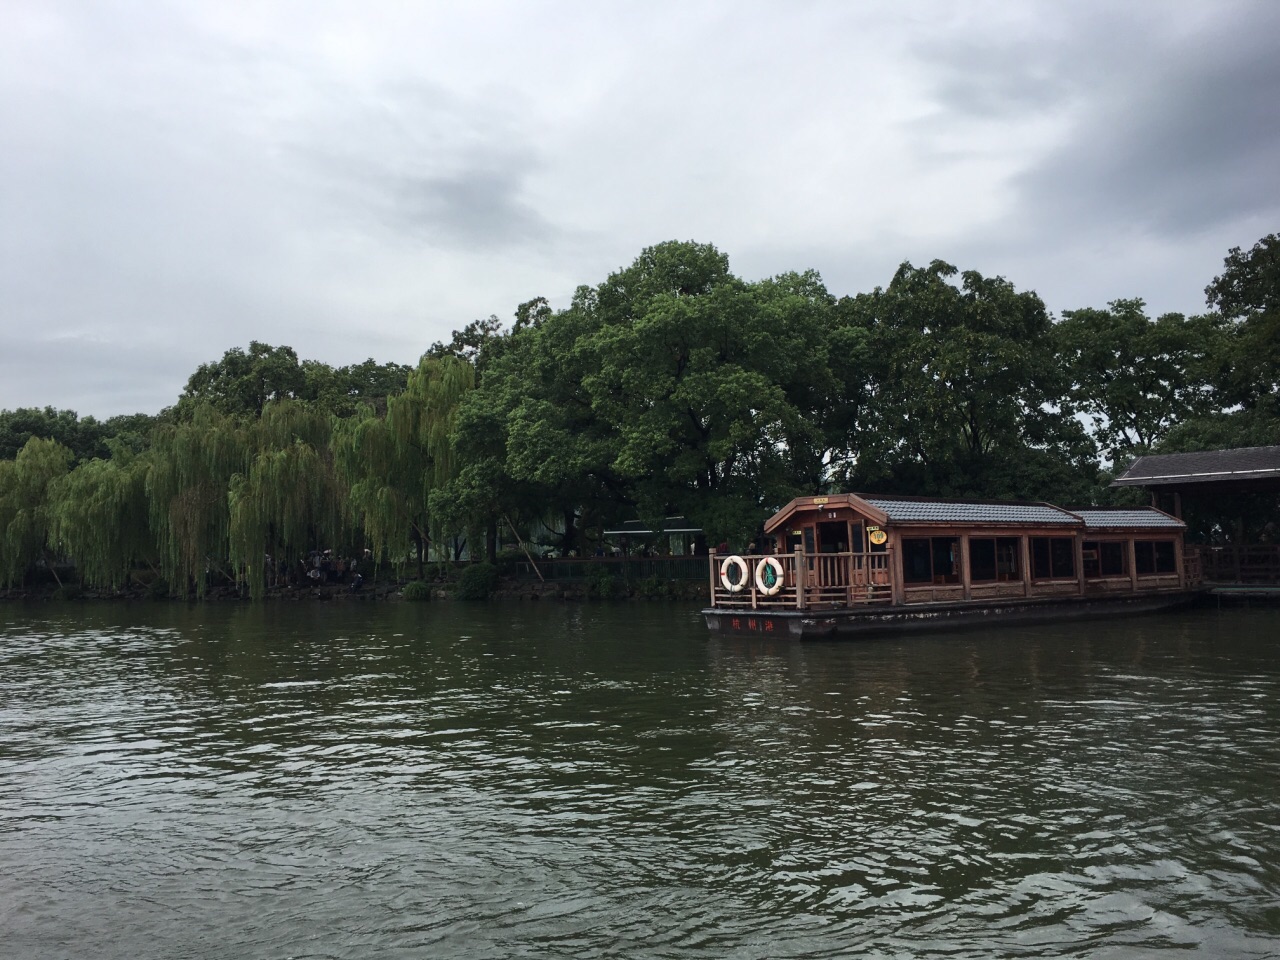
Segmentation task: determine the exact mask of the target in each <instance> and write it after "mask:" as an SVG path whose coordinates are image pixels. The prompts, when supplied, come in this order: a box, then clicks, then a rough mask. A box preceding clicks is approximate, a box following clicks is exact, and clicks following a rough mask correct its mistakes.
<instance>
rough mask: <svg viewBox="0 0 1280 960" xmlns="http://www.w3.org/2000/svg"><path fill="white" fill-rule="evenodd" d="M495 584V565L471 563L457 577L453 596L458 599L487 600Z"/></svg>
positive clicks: (496, 580) (496, 584)
mask: <svg viewBox="0 0 1280 960" xmlns="http://www.w3.org/2000/svg"><path fill="white" fill-rule="evenodd" d="M497 586H498V568H497V567H495V566H494V565H493V564H491V563H473V564H471V565H470V566H468V567H466V568H464V569H463V571H462V574H461V575H460V576H459V577H458V585H457V586H456V587H455V588H454V596H455V597H457V598H458V599H459V600H488V599H489V594H491V593H493V591H494V590H495V589H496V588H497Z"/></svg>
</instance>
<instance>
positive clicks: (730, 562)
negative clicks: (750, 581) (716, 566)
mask: <svg viewBox="0 0 1280 960" xmlns="http://www.w3.org/2000/svg"><path fill="white" fill-rule="evenodd" d="M731 568H736V569H737V571H738V579H737V581H732V580H730V579H729V570H730V569H731ZM749 576H751V571H750V570H748V569H747V561H745V560H743V559H742V558H741V557H740V556H738V555H737V554H736V553H735V554H732V555H731V556H728V557H725V558H724V559H723V560H721V561H720V585H721V586H722V587H724V588H725V589H726V590H728V591H729V592H730V593H738V592H739V591H740V590H742V589H743V588H744V587H745V586H746V585H747V578H748V577H749Z"/></svg>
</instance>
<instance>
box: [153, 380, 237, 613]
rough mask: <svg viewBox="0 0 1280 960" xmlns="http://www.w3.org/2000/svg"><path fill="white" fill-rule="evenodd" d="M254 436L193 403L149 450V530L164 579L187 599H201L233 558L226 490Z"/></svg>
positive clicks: (229, 419) (206, 406)
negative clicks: (215, 573)
mask: <svg viewBox="0 0 1280 960" xmlns="http://www.w3.org/2000/svg"><path fill="white" fill-rule="evenodd" d="M252 440H253V437H252V435H251V433H250V432H249V430H248V429H247V428H246V427H245V426H244V424H243V423H242V421H241V419H240V418H238V417H233V416H229V415H227V414H224V413H221V412H219V411H218V410H217V409H215V408H214V407H212V406H211V405H209V404H204V403H201V404H198V405H196V406H195V407H194V408H192V409H191V410H190V412H189V413H188V415H187V417H186V418H185V419H183V420H180V421H177V422H174V423H166V424H161V425H160V426H159V427H157V428H156V431H155V435H154V438H153V443H152V463H151V469H150V471H149V472H148V473H147V480H146V490H147V504H148V508H149V509H148V512H149V515H150V518H151V529H152V532H153V534H154V536H155V538H156V545H157V547H158V548H159V551H160V569H161V571H162V573H163V574H164V577H165V579H167V580H168V581H169V583H170V584H172V585H173V586H174V588H175V589H176V590H177V591H179V592H180V593H181V594H183V595H185V593H186V592H187V589H188V588H190V587H194V588H195V590H196V593H197V595H198V596H203V595H204V592H205V588H206V586H207V580H206V576H205V574H206V573H207V572H210V571H212V570H214V569H219V570H222V572H223V573H224V574H225V575H226V576H227V578H228V579H232V577H231V574H230V572H229V571H226V570H223V569H222V564H223V563H225V562H226V561H227V558H228V557H229V553H230V528H231V514H230V504H229V500H228V495H227V494H228V490H229V489H230V486H231V481H232V478H233V477H234V476H236V475H237V474H245V473H247V472H248V469H249V465H250V463H251V459H252V456H253V454H254V448H253V443H252Z"/></svg>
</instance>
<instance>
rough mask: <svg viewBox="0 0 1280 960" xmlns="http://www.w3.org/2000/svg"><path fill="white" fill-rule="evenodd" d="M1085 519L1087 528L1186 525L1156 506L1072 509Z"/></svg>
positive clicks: (1178, 526)
mask: <svg viewBox="0 0 1280 960" xmlns="http://www.w3.org/2000/svg"><path fill="white" fill-rule="evenodd" d="M1071 512H1072V513H1074V514H1075V515H1076V516H1077V517H1079V518H1080V519H1081V520H1083V521H1084V525H1085V527H1086V528H1087V529H1090V530H1092V529H1105V528H1113V527H1151V528H1162V529H1173V530H1181V529H1182V528H1183V527H1185V526H1186V524H1184V523H1183V522H1182V521H1181V520H1178V519H1175V518H1174V517H1171V516H1169V515H1168V514H1167V513H1161V512H1160V511H1159V510H1156V509H1155V508H1154V507H1126V508H1124V509H1113V510H1109V509H1105V508H1097V507H1093V508H1091V507H1082V508H1080V509H1078V510H1072V511H1071Z"/></svg>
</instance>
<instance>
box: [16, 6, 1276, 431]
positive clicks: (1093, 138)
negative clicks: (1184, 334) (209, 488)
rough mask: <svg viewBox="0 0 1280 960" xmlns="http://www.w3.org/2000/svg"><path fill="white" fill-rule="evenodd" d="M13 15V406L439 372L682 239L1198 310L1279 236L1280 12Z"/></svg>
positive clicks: (549, 10) (266, 9) (129, 11)
mask: <svg viewBox="0 0 1280 960" xmlns="http://www.w3.org/2000/svg"><path fill="white" fill-rule="evenodd" d="M1273 11H1274V12H1273ZM4 19H5V23H4V26H5V30H3V31H0V407H6V406H7V407H12V406H18V405H43V404H53V405H58V406H73V407H76V408H77V409H80V410H81V412H93V413H96V414H100V415H101V414H108V413H118V412H125V411H127V410H129V409H131V408H132V409H144V410H156V409H159V408H160V407H162V406H164V405H166V404H168V403H171V402H173V400H174V399H175V397H176V394H177V390H178V389H180V388H181V385H182V383H183V382H184V381H185V379H186V377H187V376H188V375H189V374H190V372H191V371H192V370H193V369H194V368H195V366H196V365H197V364H199V363H201V362H204V361H206V360H210V359H214V358H216V357H218V356H220V355H221V354H222V352H223V351H225V350H226V349H228V348H229V347H232V346H236V345H241V346H243V345H245V344H247V342H248V341H249V340H251V339H258V340H264V341H267V342H271V343H287V344H289V345H291V346H293V347H295V348H296V349H297V350H298V352H299V353H300V354H301V355H302V356H305V357H313V358H316V359H320V360H325V361H327V362H330V363H335V364H340V363H350V362H358V361H359V360H362V359H364V358H365V357H366V356H370V355H372V356H374V357H375V358H376V359H379V360H399V361H402V362H407V361H411V360H413V359H414V358H415V357H416V356H417V355H418V354H419V353H420V352H421V351H422V350H423V349H425V347H426V346H427V345H428V344H429V343H430V342H431V341H432V340H435V339H445V338H447V337H448V334H449V331H450V330H451V329H453V328H456V327H460V326H462V325H464V324H465V323H467V322H468V321H469V320H472V319H474V318H476V317H481V316H486V315H488V314H490V313H494V314H498V315H499V316H504V317H509V316H510V314H511V311H512V310H513V309H514V306H515V304H517V303H519V302H521V301H523V300H527V299H529V298H530V297H532V296H535V295H539V294H542V295H547V296H549V297H552V298H553V302H556V298H558V302H561V303H563V302H564V301H565V300H567V298H568V296H569V294H570V293H571V292H572V290H573V289H574V287H575V286H577V285H578V284H581V283H596V282H599V281H600V280H602V279H603V278H604V276H605V275H606V274H607V273H608V272H610V271H611V270H614V269H617V268H618V267H621V266H624V265H625V264H627V263H629V262H630V261H631V260H632V259H633V258H634V257H635V256H636V255H637V254H638V252H639V251H640V249H641V248H642V247H643V246H645V245H647V244H651V243H656V242H660V241H662V240H666V239H671V238H680V239H687V238H693V239H697V240H701V241H709V242H713V243H715V244H716V245H717V246H719V247H720V248H721V249H722V250H724V251H725V252H727V253H728V254H729V255H730V256H731V258H732V261H733V264H734V268H735V270H737V271H738V272H739V273H740V274H742V275H744V276H746V277H748V278H754V277H760V276H765V275H770V274H774V273H779V272H783V271H787V270H803V269H806V268H810V267H813V268H816V269H818V270H819V271H820V272H821V273H822V274H823V276H824V277H825V278H826V280H827V283H828V285H829V287H830V289H831V290H832V292H834V293H835V294H837V295H841V294H846V293H856V292H858V291H860V290H866V289H870V287H872V286H874V285H876V284H883V283H887V282H888V280H889V279H890V277H891V276H892V273H893V270H894V268H895V267H896V266H897V264H898V263H899V262H900V261H902V260H904V259H909V260H912V261H913V262H916V263H927V262H928V261H929V260H931V259H933V258H935V257H940V258H942V259H946V260H949V261H951V262H953V263H956V264H957V265H958V266H960V267H962V268H974V269H978V270H980V271H982V272H983V273H987V274H997V273H998V274H1002V275H1004V276H1006V277H1008V278H1009V279H1011V280H1012V281H1013V282H1015V283H1016V284H1017V285H1018V286H1019V287H1020V288H1028V287H1030V288H1034V289H1037V290H1038V291H1039V292H1040V293H1041V295H1042V296H1043V297H1044V298H1045V300H1046V302H1047V303H1048V304H1049V306H1050V307H1051V308H1052V309H1055V310H1059V311H1060V310H1063V309H1069V308H1072V307H1076V306H1082V305H1087V304H1101V303H1103V302H1105V301H1106V300H1107V299H1111V298H1114V297H1117V296H1143V297H1146V298H1147V299H1148V300H1149V301H1150V302H1151V303H1152V304H1153V307H1154V308H1156V309H1161V310H1163V309H1181V310H1194V309H1197V308H1198V307H1199V306H1200V305H1201V304H1202V303H1203V298H1202V294H1201V291H1202V289H1203V287H1204V285H1205V283H1207V282H1208V281H1209V279H1210V278H1211V277H1212V275H1213V273H1214V272H1216V270H1217V269H1218V267H1219V266H1220V264H1221V258H1222V256H1223V255H1224V254H1225V252H1226V249H1227V248H1228V247H1229V246H1232V245H1246V246H1247V245H1249V244H1251V243H1252V242H1253V241H1254V240H1256V239H1257V238H1258V237H1259V236H1261V235H1263V234H1265V233H1269V232H1272V231H1273V230H1275V229H1277V224H1276V222H1275V221H1276V219H1277V215H1278V214H1280V201H1278V199H1277V186H1276V183H1277V181H1276V178H1275V175H1274V171H1275V170H1276V169H1278V168H1280V139H1278V138H1280V117H1278V116H1277V112H1276V111H1277V103H1280V95H1277V86H1278V84H1280V69H1278V67H1277V58H1274V57H1272V56H1271V51H1270V49H1269V47H1270V46H1272V45H1273V38H1274V37H1275V36H1280V7H1277V6H1275V5H1271V4H1265V3H1254V4H1247V3H1239V4H1231V3H1227V2H1222V3H1215V4H1214V5H1212V6H1209V5H1204V4H1200V3H1192V2H1186V3H1181V4H1180V3H1176V2H1163V0H1162V2H1158V3H1156V2H1140V0H1134V2H1131V3H1126V4H1123V5H1117V4H1114V3H1103V2H1080V3H1072V4H1069V5H1066V4H1064V5H1056V6H1055V5H1043V4H1039V5H1034V6H1031V5H1026V4H1023V3H1019V2H1002V0H989V2H985V3H973V4H964V5H955V4H954V3H952V2H950V0H945V2H944V0H938V2H929V0H921V2H920V3H917V4H912V5H910V7H902V6H900V5H885V6H883V7H877V6H874V5H859V6H858V7H856V8H853V7H849V6H848V5H846V4H842V3H838V2H831V3H825V2H814V3H805V4H800V5H796V6H793V7H790V8H787V9H786V10H782V9H781V8H776V7H772V6H769V5H755V6H753V5H746V6H744V5H741V4H729V3H725V2H719V0H708V2H703V3H698V2H694V3H681V4H675V3H671V4H663V3H661V2H659V3H655V4H653V5H651V6H645V7H644V8H643V9H641V8H639V7H631V8H627V7H623V8H618V7H613V6H601V5H598V4H564V5H561V4H552V5H548V6H538V7H536V8H535V7H529V6H527V5H521V4H507V3H504V2H502V0H499V2H498V3H497V5H484V6H482V7H468V6H466V5H452V6H451V5H440V6H432V5H423V6H417V5H402V4H395V3H381V2H379V0H370V2H369V3H367V4H363V5H361V6H359V7H356V6H354V5H348V4H345V3H341V2H317V3H307V4H302V3H293V2H292V0H278V2H273V3H269V4H258V5H251V6H249V7H237V6H234V5H231V6H228V5H221V4H204V3H199V2H196V0H190V2H184V0H174V2H172V3H166V4H163V5H153V6H150V7H138V6H135V5H130V4H127V3H112V2H111V0H103V2H102V3H95V4H91V5H87V6H85V5H65V6H62V5H57V4H48V3H45V2H43V0H9V4H8V6H7V7H6V13H5V16H4Z"/></svg>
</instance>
